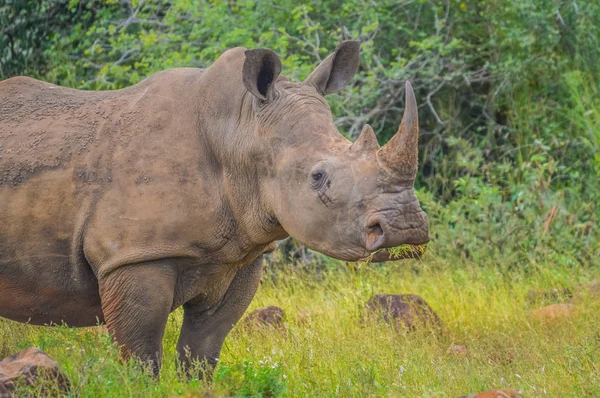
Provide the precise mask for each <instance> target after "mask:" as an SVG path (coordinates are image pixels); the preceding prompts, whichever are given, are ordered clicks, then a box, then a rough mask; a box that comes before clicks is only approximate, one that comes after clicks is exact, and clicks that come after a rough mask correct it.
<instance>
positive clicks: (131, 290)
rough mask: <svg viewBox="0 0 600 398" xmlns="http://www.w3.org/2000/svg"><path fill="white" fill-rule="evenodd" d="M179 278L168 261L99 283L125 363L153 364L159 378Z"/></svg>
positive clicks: (139, 266) (125, 269)
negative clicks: (165, 338) (166, 333)
mask: <svg viewBox="0 0 600 398" xmlns="http://www.w3.org/2000/svg"><path fill="white" fill-rule="evenodd" d="M176 279H177V275H176V272H175V270H173V268H172V267H171V266H170V265H169V264H167V262H166V261H152V262H148V263H140V264H135V265H128V266H124V267H121V268H119V269H117V270H116V271H114V272H112V273H110V274H109V275H108V276H106V277H105V278H102V279H101V280H99V288H100V299H101V301H102V312H103V313H104V319H105V322H106V325H107V327H108V331H109V333H110V334H111V336H112V338H113V340H115V341H116V343H117V344H118V345H119V347H120V349H121V353H122V356H123V358H124V359H128V358H129V357H131V356H133V357H136V358H139V359H141V360H142V361H143V362H146V363H149V364H150V365H151V366H152V370H153V373H154V375H155V376H157V375H158V373H159V371H160V365H161V361H162V338H163V334H164V331H165V326H166V323H167V319H168V317H169V313H170V312H171V307H172V305H173V294H174V293H173V292H174V290H175V289H174V288H175V281H176Z"/></svg>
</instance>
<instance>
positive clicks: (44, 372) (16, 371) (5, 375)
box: [0, 347, 70, 398]
mask: <svg viewBox="0 0 600 398" xmlns="http://www.w3.org/2000/svg"><path fill="white" fill-rule="evenodd" d="M40 381H44V382H45V383H51V384H47V387H48V388H49V389H50V391H49V392H50V393H52V392H55V390H54V388H55V387H56V388H57V389H58V390H61V391H67V390H68V389H69V388H70V383H69V380H68V379H67V378H66V376H65V375H63V374H62V373H61V372H60V370H59V367H58V363H57V362H56V361H55V360H53V359H52V358H50V357H49V356H48V355H46V353H44V352H43V351H41V350H38V349H37V348H33V347H30V348H26V349H24V350H23V351H20V352H18V353H17V354H14V355H11V356H9V357H8V358H5V359H4V360H3V361H1V362H0V398H7V397H11V396H12V392H13V391H14V390H15V388H17V387H18V386H20V385H29V386H32V385H36V384H38V383H39V382H40Z"/></svg>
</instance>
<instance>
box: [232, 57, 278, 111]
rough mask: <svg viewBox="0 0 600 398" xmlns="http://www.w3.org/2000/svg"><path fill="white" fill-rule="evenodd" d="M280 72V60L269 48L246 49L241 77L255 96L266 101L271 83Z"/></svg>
mask: <svg viewBox="0 0 600 398" xmlns="http://www.w3.org/2000/svg"><path fill="white" fill-rule="evenodd" d="M280 73H281V60H280V59H279V57H278V56H277V54H275V53H274V52H273V51H271V50H267V49H266V48H257V49H254V50H246V60H245V61H244V69H243V72H242V78H243V80H244V86H246V89H247V90H248V91H250V92H251V93H252V94H253V95H254V96H255V97H257V98H259V99H261V100H263V101H266V100H267V99H269V98H270V97H271V93H272V92H273V83H274V82H275V80H276V79H277V77H278V76H279V74H280Z"/></svg>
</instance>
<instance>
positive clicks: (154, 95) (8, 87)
mask: <svg viewBox="0 0 600 398" xmlns="http://www.w3.org/2000/svg"><path fill="white" fill-rule="evenodd" d="M200 74H201V70H194V69H190V70H186V69H183V70H172V71H167V72H163V73H159V74H157V75H154V76H153V77H151V78H149V79H147V80H145V81H143V82H141V83H140V84H138V85H135V86H132V87H130V88H128V89H123V90H117V91H106V92H85V91H79V90H72V89H66V88H60V87H57V86H54V85H52V84H49V83H44V82H40V81H37V80H34V79H29V78H24V77H19V78H12V79H9V80H6V81H4V82H0V203H1V205H0V290H3V291H11V289H12V291H13V292H16V293H18V292H21V293H22V292H23V290H24V289H25V287H26V289H28V290H30V291H34V290H35V291H38V292H41V293H39V294H46V295H57V294H61V295H64V294H67V295H71V296H81V297H84V298H85V300H90V301H94V300H96V299H97V292H96V291H97V281H96V277H95V275H94V271H93V270H92V268H90V265H89V264H88V263H87V261H86V258H85V255H84V248H83V243H84V238H85V236H86V233H87V229H88V227H89V226H90V225H92V224H93V222H92V221H91V220H93V219H96V220H97V219H98V218H100V219H102V218H103V217H104V215H100V216H98V215H97V214H96V211H97V209H98V207H99V206H101V205H102V200H103V198H104V197H105V196H106V195H107V193H110V192H111V191H112V194H111V195H109V196H111V197H113V198H115V197H116V198H118V199H117V201H118V202H119V203H125V204H126V203H128V197H135V196H136V195H138V196H139V192H140V191H141V190H143V188H144V187H146V188H148V187H150V186H155V187H160V189H158V190H156V189H154V190H153V192H152V193H153V195H154V196H156V197H160V196H161V195H162V194H163V193H164V192H161V190H162V191H165V192H166V191H173V189H172V188H169V187H168V186H167V185H169V184H185V183H186V182H188V180H189V181H193V180H195V178H194V176H193V175H192V174H193V172H194V170H196V169H197V167H198V159H197V157H198V156H199V155H198V151H197V150H195V149H196V148H197V146H198V143H197V137H196V134H195V131H194V125H195V123H194V118H196V116H195V115H193V109H192V105H191V104H190V103H189V102H190V101H186V98H185V97H186V96H185V95H184V94H183V93H182V92H181V90H184V89H185V88H186V86H189V85H190V84H191V82H192V81H195V80H197V78H198V77H199V75H200ZM174 126H176V127H177V128H175V130H174V132H173V136H170V133H169V131H173V129H174ZM178 151H179V152H178ZM146 190H147V189H146ZM119 212H120V213H119ZM126 212H127V210H126V209H124V208H121V209H116V210H115V211H113V212H112V214H109V215H107V217H111V216H112V217H117V218H119V214H121V215H122V214H123V213H126ZM121 218H125V219H126V218H127V217H121ZM154 221H157V220H154ZM107 222H108V223H109V224H110V225H115V224H118V222H115V221H114V220H112V221H111V220H108V221H107ZM97 224H98V222H96V225H97ZM100 224H102V222H100ZM44 289H45V290H44ZM44 291H45V293H43V292H44ZM89 292H93V294H92V295H90V294H89ZM35 300H38V301H39V300H41V299H40V298H39V297H38V298H37V299H35ZM35 300H34V301H35ZM0 301H1V300H0ZM25 301H27V300H25ZM38 301H36V303H37V304H36V305H38V306H39V302H38ZM1 307H2V303H1V302H0V309H1Z"/></svg>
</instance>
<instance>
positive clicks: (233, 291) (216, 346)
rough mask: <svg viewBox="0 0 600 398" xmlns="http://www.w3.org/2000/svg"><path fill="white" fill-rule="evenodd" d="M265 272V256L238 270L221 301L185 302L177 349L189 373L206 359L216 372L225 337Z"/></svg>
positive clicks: (252, 295)
mask: <svg viewBox="0 0 600 398" xmlns="http://www.w3.org/2000/svg"><path fill="white" fill-rule="evenodd" d="M261 275H262V256H260V257H259V258H257V259H256V260H254V261H253V262H252V263H251V264H249V265H247V266H245V267H242V268H240V270H238V271H237V273H236V274H235V276H234V278H233V280H232V281H231V283H230V285H229V288H228V289H227V291H226V293H225V295H224V296H223V298H222V299H221V301H220V302H218V303H217V304H215V305H212V306H210V307H207V305H206V303H205V301H204V300H203V298H202V297H197V298H195V299H193V300H191V301H189V302H187V303H186V304H184V306H183V311H184V312H183V313H184V315H183V325H182V328H181V334H180V336H179V341H178V343H177V352H178V354H179V359H180V361H181V365H182V367H183V368H184V370H186V371H188V372H189V370H190V369H191V367H190V365H191V363H192V362H195V361H200V362H204V361H206V363H207V364H208V365H209V367H210V368H209V369H207V370H208V372H211V371H212V368H213V367H214V366H215V365H216V363H217V360H218V358H219V353H220V352H221V347H222V345H223V341H224V340H225V337H226V336H227V334H228V333H229V332H230V331H231V329H232V328H233V326H234V325H235V324H236V323H237V322H238V321H239V320H240V318H241V317H242V315H243V314H244V312H245V311H246V309H247V308H248V306H249V305H250V302H251V301H252V299H253V298H254V295H255V294H256V290H257V289H258V285H259V283H260V278H261ZM201 376H202V375H201Z"/></svg>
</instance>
